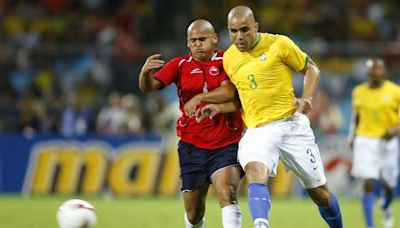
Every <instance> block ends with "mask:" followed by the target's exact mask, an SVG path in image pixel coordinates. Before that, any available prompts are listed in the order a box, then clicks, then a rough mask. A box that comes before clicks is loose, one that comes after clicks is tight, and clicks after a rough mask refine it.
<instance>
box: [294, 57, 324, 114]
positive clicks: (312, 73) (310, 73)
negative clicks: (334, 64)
mask: <svg viewBox="0 0 400 228" xmlns="http://www.w3.org/2000/svg"><path fill="white" fill-rule="evenodd" d="M301 72H302V73H303V74H304V85H303V95H302V96H301V98H296V100H295V101H294V103H293V104H294V105H296V106H297V107H298V108H297V110H298V111H299V112H300V113H304V114H306V113H308V112H310V111H311V109H312V106H311V103H312V100H313V98H314V96H315V94H316V92H317V90H318V86H319V80H320V70H319V68H318V66H317V64H315V63H314V61H312V59H311V58H309V59H308V62H307V64H306V65H305V67H304V68H303V70H302V71H301Z"/></svg>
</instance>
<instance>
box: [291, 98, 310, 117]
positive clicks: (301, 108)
mask: <svg viewBox="0 0 400 228" xmlns="http://www.w3.org/2000/svg"><path fill="white" fill-rule="evenodd" d="M293 105H294V106H297V111H298V112H300V113H303V114H307V113H309V112H310V111H311V110H312V105H311V100H310V99H307V98H296V99H295V100H294V101H293Z"/></svg>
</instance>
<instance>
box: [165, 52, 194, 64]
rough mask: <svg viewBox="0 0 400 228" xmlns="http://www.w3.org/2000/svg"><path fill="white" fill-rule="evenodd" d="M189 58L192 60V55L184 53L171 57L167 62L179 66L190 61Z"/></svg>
mask: <svg viewBox="0 0 400 228" xmlns="http://www.w3.org/2000/svg"><path fill="white" fill-rule="evenodd" d="M191 60H192V56H191V55H190V54H186V55H181V56H178V57H175V58H173V59H171V60H170V61H169V63H171V64H173V65H177V66H178V67H179V66H181V65H182V64H183V63H185V62H191Z"/></svg>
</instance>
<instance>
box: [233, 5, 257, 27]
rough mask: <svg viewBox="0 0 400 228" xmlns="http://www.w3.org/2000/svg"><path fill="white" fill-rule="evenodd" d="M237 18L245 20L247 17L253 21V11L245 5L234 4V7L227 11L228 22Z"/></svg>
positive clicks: (254, 20)
mask: <svg viewBox="0 0 400 228" xmlns="http://www.w3.org/2000/svg"><path fill="white" fill-rule="evenodd" d="M238 18H240V19H246V20H247V19H248V20H250V21H251V22H253V23H255V22H256V19H255V18H254V13H253V11H252V10H251V9H250V8H249V7H247V6H236V7H235V8H233V9H231V11H229V13H228V22H229V21H231V20H233V19H238Z"/></svg>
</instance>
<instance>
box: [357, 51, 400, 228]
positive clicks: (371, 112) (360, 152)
mask: <svg viewBox="0 0 400 228" xmlns="http://www.w3.org/2000/svg"><path fill="white" fill-rule="evenodd" d="M366 66H367V68H368V81H367V82H365V83H363V84H360V85H358V86H356V87H355V88H354V90H353V95H352V104H353V121H352V125H351V127H350V132H349V140H350V145H351V146H352V148H353V152H354V159H353V168H352V175H353V176H355V177H358V178H361V179H363V180H364V186H363V191H364V193H363V196H362V205H363V209H364V210H363V212H364V218H365V223H366V225H367V227H374V222H373V204H374V194H373V191H374V182H375V180H380V181H381V183H382V186H383V188H384V190H385V197H384V199H383V201H382V204H381V209H382V212H383V213H382V215H383V220H382V222H383V226H384V228H391V227H393V226H394V220H393V216H392V211H391V208H390V202H391V201H392V198H393V189H394V187H395V186H396V184H397V177H398V173H399V164H398V162H399V145H398V139H397V137H396V136H398V135H400V125H399V124H400V118H399V108H400V87H399V86H398V85H396V84H395V83H393V82H391V81H388V80H385V76H386V68H385V63H384V61H383V60H382V59H369V60H367V62H366Z"/></svg>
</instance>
